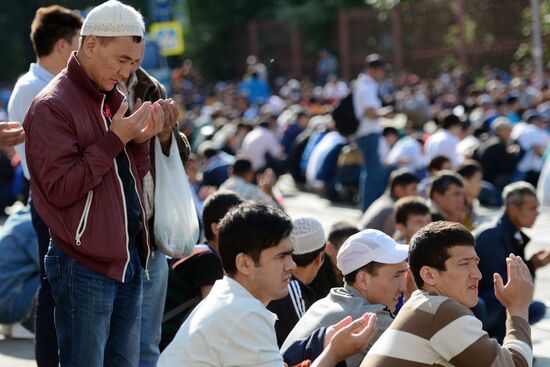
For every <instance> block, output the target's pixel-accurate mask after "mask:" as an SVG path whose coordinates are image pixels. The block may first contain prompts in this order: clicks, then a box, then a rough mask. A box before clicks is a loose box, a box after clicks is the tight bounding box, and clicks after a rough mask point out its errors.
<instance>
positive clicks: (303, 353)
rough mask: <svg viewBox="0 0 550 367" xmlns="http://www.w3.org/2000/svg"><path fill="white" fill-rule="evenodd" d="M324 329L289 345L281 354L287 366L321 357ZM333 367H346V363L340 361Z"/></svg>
mask: <svg viewBox="0 0 550 367" xmlns="http://www.w3.org/2000/svg"><path fill="white" fill-rule="evenodd" d="M325 332H326V328H324V327H322V328H319V329H317V330H315V331H314V332H312V333H311V334H309V336H308V337H307V338H304V339H299V340H297V341H295V342H294V343H293V344H291V345H290V346H289V347H288V349H287V350H286V351H285V352H284V354H283V359H284V361H285V363H286V364H288V365H289V366H294V365H299V364H300V363H302V362H303V361H307V360H310V361H314V360H315V359H317V357H319V356H320V355H321V353H322V352H323V348H324V341H325ZM335 367H346V362H345V361H341V362H340V363H338V364H337V365H336V366H335Z"/></svg>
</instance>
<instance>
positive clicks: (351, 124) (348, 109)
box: [332, 92, 359, 137]
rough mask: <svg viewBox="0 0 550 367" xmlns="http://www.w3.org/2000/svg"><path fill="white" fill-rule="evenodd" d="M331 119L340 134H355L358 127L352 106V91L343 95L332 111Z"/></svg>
mask: <svg viewBox="0 0 550 367" xmlns="http://www.w3.org/2000/svg"><path fill="white" fill-rule="evenodd" d="M332 119H333V120H334V125H335V127H336V131H338V132H339V133H340V134H341V135H342V136H346V137H347V136H350V135H353V134H355V132H356V131H357V128H358V127H359V120H358V119H357V117H356V116H355V109H354V107H353V92H350V93H349V94H348V95H347V96H346V97H344V99H342V100H341V101H340V103H339V104H338V106H336V108H335V109H334V110H333V111H332Z"/></svg>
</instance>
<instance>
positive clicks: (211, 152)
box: [202, 147, 219, 159]
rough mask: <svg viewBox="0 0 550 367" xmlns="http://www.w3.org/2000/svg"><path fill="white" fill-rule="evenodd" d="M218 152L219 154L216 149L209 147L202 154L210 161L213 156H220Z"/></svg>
mask: <svg viewBox="0 0 550 367" xmlns="http://www.w3.org/2000/svg"><path fill="white" fill-rule="evenodd" d="M218 152H219V151H218V149H216V148H214V147H208V148H206V149H205V150H204V151H203V152H202V154H203V155H204V157H205V158H206V159H210V158H212V157H213V156H215V155H216V154H218Z"/></svg>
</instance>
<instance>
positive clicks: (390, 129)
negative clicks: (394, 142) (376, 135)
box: [382, 126, 399, 137]
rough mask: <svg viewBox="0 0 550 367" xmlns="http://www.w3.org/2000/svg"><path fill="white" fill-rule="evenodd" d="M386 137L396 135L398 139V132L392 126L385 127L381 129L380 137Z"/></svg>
mask: <svg viewBox="0 0 550 367" xmlns="http://www.w3.org/2000/svg"><path fill="white" fill-rule="evenodd" d="M387 135H397V137H399V132H398V131H397V129H396V128H395V127H393V126H386V127H385V128H383V129H382V136H387Z"/></svg>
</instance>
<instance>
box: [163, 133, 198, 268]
mask: <svg viewBox="0 0 550 367" xmlns="http://www.w3.org/2000/svg"><path fill="white" fill-rule="evenodd" d="M154 213H155V219H154V230H155V241H156V244H157V247H158V249H159V250H160V251H162V252H163V253H164V254H166V255H168V256H171V257H173V258H181V257H185V256H187V255H189V254H190V253H191V252H192V251H193V247H194V246H195V244H196V243H197V241H198V240H199V235H200V229H199V220H198V218H197V212H196V210H195V203H194V201H193V196H192V194H191V187H190V186H189V181H188V180H187V175H186V174H185V169H184V167H183V163H182V161H181V158H180V154H179V151H178V145H177V143H176V138H175V136H174V134H172V144H170V156H169V157H167V156H165V155H164V154H163V153H162V149H161V146H160V141H159V138H158V137H155V212H154Z"/></svg>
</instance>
